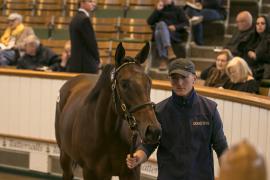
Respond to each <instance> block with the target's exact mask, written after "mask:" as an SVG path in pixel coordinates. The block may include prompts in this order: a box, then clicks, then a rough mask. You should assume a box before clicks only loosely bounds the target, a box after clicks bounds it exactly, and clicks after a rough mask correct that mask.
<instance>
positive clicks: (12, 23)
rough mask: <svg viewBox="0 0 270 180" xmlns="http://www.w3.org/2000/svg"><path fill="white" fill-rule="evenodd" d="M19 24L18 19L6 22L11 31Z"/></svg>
mask: <svg viewBox="0 0 270 180" xmlns="http://www.w3.org/2000/svg"><path fill="white" fill-rule="evenodd" d="M19 24H20V21H19V20H18V19H13V20H8V26H9V27H10V28H11V29H15V28H16V27H17V26H18V25H19Z"/></svg>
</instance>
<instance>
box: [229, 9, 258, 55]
mask: <svg viewBox="0 0 270 180" xmlns="http://www.w3.org/2000/svg"><path fill="white" fill-rule="evenodd" d="M252 21H253V20H252V15H251V14H250V13H249V12H248V11H241V12H239V13H238V15H237V16H236V25H237V29H238V31H237V32H236V33H234V34H233V36H232V38H231V39H230V41H229V42H228V43H227V45H226V46H225V47H224V48H225V49H229V50H230V51H231V52H232V54H233V55H234V56H240V57H243V51H244V49H245V46H246V44H247V42H248V39H249V37H250V35H251V33H252V32H253V27H252Z"/></svg>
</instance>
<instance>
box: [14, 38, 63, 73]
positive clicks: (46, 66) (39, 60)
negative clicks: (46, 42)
mask: <svg viewBox="0 0 270 180" xmlns="http://www.w3.org/2000/svg"><path fill="white" fill-rule="evenodd" d="M24 42H25V54H24V55H23V56H22V57H20V58H19V60H18V65H17V69H31V70H40V71H46V70H51V68H52V67H54V66H58V64H59V63H60V58H59V57H58V55H57V54H55V53H54V52H53V51H52V50H50V49H49V48H47V47H44V46H43V45H42V44H40V41H39V40H38V38H37V37H36V36H34V35H30V36H28V37H27V38H26V39H25V40H24Z"/></svg>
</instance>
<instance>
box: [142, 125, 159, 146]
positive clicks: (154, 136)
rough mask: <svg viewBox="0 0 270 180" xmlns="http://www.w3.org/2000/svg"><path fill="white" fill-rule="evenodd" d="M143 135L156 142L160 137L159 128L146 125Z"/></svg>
mask: <svg viewBox="0 0 270 180" xmlns="http://www.w3.org/2000/svg"><path fill="white" fill-rule="evenodd" d="M145 137H146V139H147V140H148V141H154V142H157V141H158V140H159V139H160V137H161V129H160V128H157V127H155V126H148V127H147V129H146V133H145Z"/></svg>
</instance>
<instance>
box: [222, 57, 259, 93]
mask: <svg viewBox="0 0 270 180" xmlns="http://www.w3.org/2000/svg"><path fill="white" fill-rule="evenodd" d="M226 73H227V75H228V76H229V78H230V79H229V80H228V81H227V82H226V83H225V84H224V86H223V88H225V89H231V90H237V91H244V92H250V93H258V92H259V85H258V83H257V82H256V80H254V78H253V74H252V71H251V70H250V68H249V66H248V64H247V62H246V61H245V60H244V59H242V58H240V57H234V58H233V59H232V60H231V61H230V62H229V63H228V65H227V67H226Z"/></svg>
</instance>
